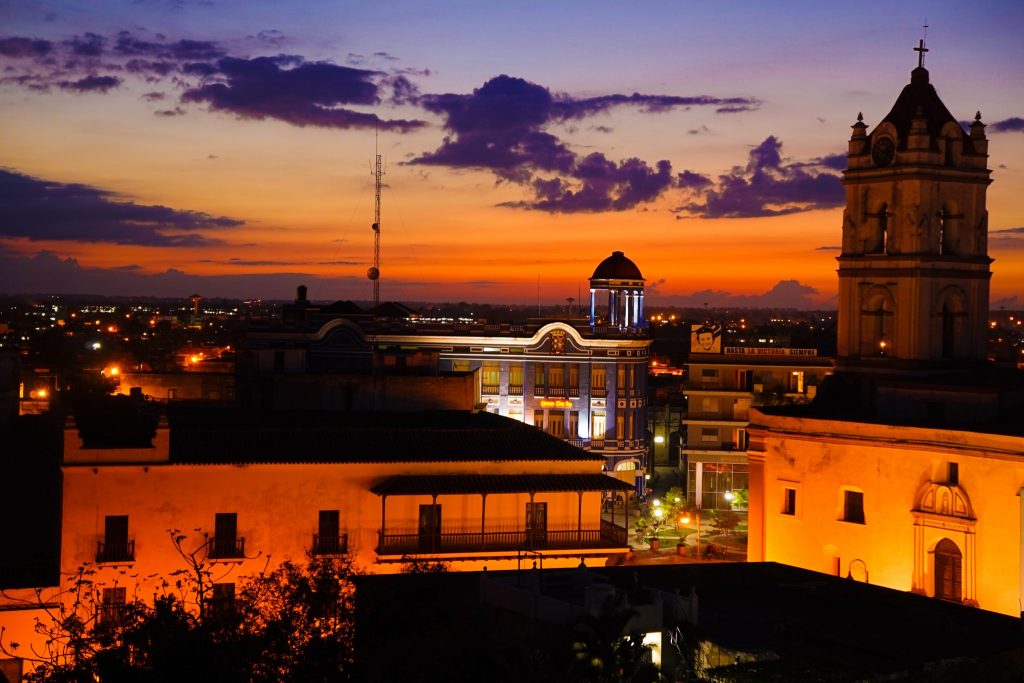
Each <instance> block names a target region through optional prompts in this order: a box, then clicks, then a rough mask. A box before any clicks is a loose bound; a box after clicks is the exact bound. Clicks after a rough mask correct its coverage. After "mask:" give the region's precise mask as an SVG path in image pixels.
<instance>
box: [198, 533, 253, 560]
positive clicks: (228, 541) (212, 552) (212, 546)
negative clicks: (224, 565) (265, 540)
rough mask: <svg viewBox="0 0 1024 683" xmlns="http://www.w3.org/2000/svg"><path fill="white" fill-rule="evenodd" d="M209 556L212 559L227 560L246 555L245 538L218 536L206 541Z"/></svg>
mask: <svg viewBox="0 0 1024 683" xmlns="http://www.w3.org/2000/svg"><path fill="white" fill-rule="evenodd" d="M206 549H207V555H206V556H207V557H208V558H210V559H211V560H227V559H234V558H243V557H245V539H244V538H241V537H239V538H217V537H216V536H215V537H213V538H211V539H209V540H208V541H207V542H206Z"/></svg>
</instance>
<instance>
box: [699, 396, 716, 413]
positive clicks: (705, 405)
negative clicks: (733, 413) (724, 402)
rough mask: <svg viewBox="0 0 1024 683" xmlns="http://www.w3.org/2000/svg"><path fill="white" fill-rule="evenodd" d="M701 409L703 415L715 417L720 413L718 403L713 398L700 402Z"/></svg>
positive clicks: (703, 399)
mask: <svg viewBox="0 0 1024 683" xmlns="http://www.w3.org/2000/svg"><path fill="white" fill-rule="evenodd" d="M700 409H701V412H703V413H708V414H711V415H715V414H717V413H718V401H716V400H715V399H713V398H702V399H701V400H700Z"/></svg>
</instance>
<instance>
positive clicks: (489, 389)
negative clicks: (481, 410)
mask: <svg viewBox="0 0 1024 683" xmlns="http://www.w3.org/2000/svg"><path fill="white" fill-rule="evenodd" d="M480 382H481V384H482V387H481V389H480V391H481V393H484V394H497V393H498V391H499V389H500V386H499V385H500V382H501V367H500V366H499V365H498V364H497V363H484V365H483V367H482V368H481V369H480Z"/></svg>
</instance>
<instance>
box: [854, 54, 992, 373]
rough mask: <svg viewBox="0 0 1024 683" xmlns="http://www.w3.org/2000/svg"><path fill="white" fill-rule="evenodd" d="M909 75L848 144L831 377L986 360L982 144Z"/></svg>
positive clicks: (925, 82) (924, 83) (922, 78)
mask: <svg viewBox="0 0 1024 683" xmlns="http://www.w3.org/2000/svg"><path fill="white" fill-rule="evenodd" d="M915 50H916V51H918V53H919V57H918V65H917V68H915V69H914V70H913V71H912V72H911V76H910V83H909V84H907V85H906V86H904V88H903V91H902V92H901V93H900V95H899V97H898V98H897V99H896V102H895V104H893V106H892V109H891V110H890V111H889V113H888V114H886V115H885V116H884V117H883V118H882V120H881V121H880V122H879V123H878V124H877V125H876V126H875V127H874V129H873V130H871V131H870V133H869V132H867V128H868V127H867V125H866V124H864V122H863V120H862V118H861V117H858V121H857V123H855V124H854V125H853V133H852V135H851V137H850V142H849V153H848V156H847V165H848V168H847V170H846V171H845V172H844V173H843V184H844V185H845V187H846V210H845V211H844V212H843V228H842V234H843V240H842V253H841V255H840V256H839V257H838V261H839V338H838V355H839V364H840V367H841V368H843V367H855V368H858V369H865V368H871V367H873V368H878V369H884V370H886V371H893V370H897V369H906V370H913V371H928V370H932V369H950V368H953V367H963V366H970V365H972V364H975V363H977V362H980V361H983V360H984V359H985V356H986V338H987V337H986V334H987V332H986V329H987V321H988V297H989V280H990V278H991V276H992V273H991V270H990V267H989V266H990V264H991V262H992V259H990V258H989V257H988V212H987V210H986V208H985V195H986V191H987V188H988V185H989V183H991V179H990V175H991V171H989V170H988V169H987V168H986V166H987V159H988V141H987V139H986V138H985V133H984V128H985V127H984V124H982V123H981V117H980V114H979V115H978V116H977V117H976V119H975V123H974V125H972V126H971V129H970V132H969V133H968V132H965V131H964V129H963V128H962V127H961V126H960V124H959V123H958V122H957V120H956V118H954V117H953V115H952V114H951V113H950V112H949V110H948V109H947V108H946V105H945V104H943V102H942V100H941V99H940V98H939V95H938V92H936V90H935V87H934V86H933V85H932V84H931V82H930V77H929V73H928V71H927V69H925V68H924V53H925V52H927V49H926V48H925V47H924V41H923V40H922V41H921V42H920V44H919V46H918V47H917V48H915Z"/></svg>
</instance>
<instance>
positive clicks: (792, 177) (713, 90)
mask: <svg viewBox="0 0 1024 683" xmlns="http://www.w3.org/2000/svg"><path fill="white" fill-rule="evenodd" d="M926 21H927V23H928V25H929V27H928V29H927V45H928V48H929V50H930V52H929V53H928V54H927V57H926V67H927V68H928V69H929V71H930V73H931V82H932V84H933V85H935V87H936V89H937V90H938V92H939V95H940V96H941V97H942V99H943V101H944V102H945V104H946V105H947V107H948V108H949V109H950V111H951V112H952V113H953V115H954V116H956V117H957V118H958V119H960V120H962V121H967V120H971V119H973V117H974V113H975V111H977V110H980V111H981V114H982V120H983V121H984V122H985V123H986V124H988V129H987V133H988V135H989V139H990V146H989V150H990V158H989V168H991V169H992V171H993V173H992V178H993V181H994V182H993V183H992V185H991V186H990V188H989V192H988V209H989V213H990V220H989V231H990V242H989V245H990V248H989V252H990V255H991V256H992V257H993V258H994V259H995V263H994V264H993V266H992V268H993V271H994V273H995V274H994V276H993V279H992V303H993V305H994V306H1007V307H1024V119H1022V118H1021V117H1024V40H1022V38H1021V35H1022V29H1024V3H1022V2H1020V0H1008V1H1006V2H976V3H970V4H964V3H962V2H956V3H954V2H916V1H907V2H900V3H893V2H884V3H882V2H860V3H825V2H820V1H808V2H760V1H749V2H630V3H624V2H593V1H586V2H584V1H580V2H553V3H552V2H547V3H540V2H509V3H505V4H503V5H496V3H490V2H432V1H430V0H415V1H409V2H405V1H403V2H375V3H369V2H348V1H339V0H332V1H326V0H325V1H321V2H303V3H299V2H295V3H283V2H276V1H270V0H104V1H103V2H86V1H84V0H83V1H81V2H71V1H63V2H60V1H52V2H35V1H33V0H0V292H4V291H6V292H64V293H98V294H143V295H150V294H151V295H159V296H182V297H185V296H188V295H189V294H191V293H193V291H196V292H199V293H201V294H203V295H204V296H207V297H214V296H230V297H243V298H249V297H262V298H277V299H284V298H291V297H293V296H294V288H295V286H297V285H299V284H305V285H307V286H308V287H309V293H310V296H311V298H314V299H354V300H364V301H365V300H368V299H370V298H372V287H371V284H370V282H369V281H368V280H367V279H366V277H365V273H366V269H367V267H368V266H370V265H371V263H372V257H373V256H372V255H373V233H372V231H371V230H370V224H371V223H372V220H373V178H372V176H371V174H370V166H371V163H372V159H373V156H374V153H375V151H374V150H375V145H377V146H378V147H379V151H380V153H381V154H382V155H383V156H384V159H385V165H386V170H387V175H386V176H385V179H384V180H385V188H384V195H383V220H382V224H383V232H382V252H383V258H382V261H383V264H382V268H381V270H382V280H381V297H382V299H395V300H404V301H447V300H466V301H481V302H519V303H531V302H534V301H536V299H537V296H538V287H539V290H540V298H541V301H542V302H544V303H556V302H563V301H564V300H565V298H566V297H570V296H571V297H575V296H577V292H578V291H583V292H584V296H586V293H585V291H586V280H587V278H588V277H589V276H590V274H591V273H592V272H593V269H594V267H595V266H596V265H597V263H598V262H600V261H601V260H602V259H603V258H605V257H606V256H608V255H609V254H610V253H611V252H612V251H613V250H621V251H624V252H625V253H626V255H627V256H629V257H630V258H632V259H633V260H634V261H635V262H636V263H637V265H638V266H639V267H640V269H641V271H642V272H643V274H644V276H645V277H646V278H647V285H648V292H649V297H650V298H649V302H650V303H652V304H654V305H657V304H659V303H661V304H677V305H701V304H702V303H704V302H708V303H710V304H711V305H712V306H718V305H798V306H802V307H829V306H832V305H834V304H833V301H834V296H835V292H836V289H837V283H836V274H835V269H836V262H835V257H836V256H837V255H838V253H839V252H838V249H837V246H836V245H838V244H839V242H840V237H839V231H840V227H841V214H842V208H841V206H842V203H843V201H844V200H843V190H842V187H841V185H840V183H839V182H838V179H837V178H838V176H837V173H838V172H839V171H841V170H842V169H843V168H845V150H846V143H847V140H848V138H849V135H850V125H851V124H852V123H854V121H855V120H856V117H857V113H858V112H863V114H864V120H865V123H867V124H868V125H869V127H874V125H875V124H876V123H877V122H878V121H879V119H880V118H881V117H882V116H884V115H885V114H886V113H887V112H888V110H889V108H890V107H891V105H892V103H893V102H894V101H895V99H896V97H897V95H898V94H899V92H900V89H901V88H902V87H903V86H904V85H905V84H906V83H907V82H909V77H910V70H911V69H912V68H913V67H914V66H916V64H917V54H916V53H915V52H913V50H912V48H913V47H915V46H916V45H917V41H918V40H919V39H920V38H921V37H922V32H923V29H922V24H924V23H925V22H926ZM538 282H539V285H538Z"/></svg>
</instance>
